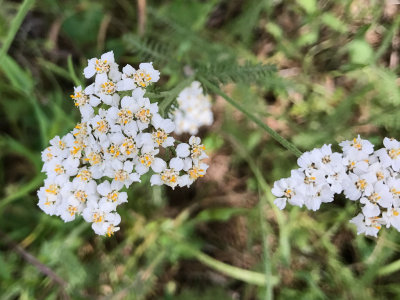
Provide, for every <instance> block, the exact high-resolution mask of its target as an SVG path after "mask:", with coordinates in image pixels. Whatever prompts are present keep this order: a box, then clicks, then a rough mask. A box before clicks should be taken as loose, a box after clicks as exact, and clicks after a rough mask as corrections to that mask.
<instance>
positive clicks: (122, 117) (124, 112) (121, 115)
mask: <svg viewBox="0 0 400 300" xmlns="http://www.w3.org/2000/svg"><path fill="white" fill-rule="evenodd" d="M132 119H133V113H132V112H131V111H130V110H129V109H121V110H120V111H119V112H118V123H119V124H121V125H125V124H127V123H129V122H130V121H132Z"/></svg>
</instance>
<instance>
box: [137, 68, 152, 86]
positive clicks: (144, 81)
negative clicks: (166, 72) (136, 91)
mask: <svg viewBox="0 0 400 300" xmlns="http://www.w3.org/2000/svg"><path fill="white" fill-rule="evenodd" d="M133 80H134V81H135V83H136V84H137V85H138V86H141V87H147V86H148V85H149V84H150V83H151V76H150V75H149V74H148V73H147V72H146V71H144V70H141V69H140V70H137V71H136V73H135V75H134V76H133Z"/></svg>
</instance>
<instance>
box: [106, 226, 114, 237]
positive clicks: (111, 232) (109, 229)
mask: <svg viewBox="0 0 400 300" xmlns="http://www.w3.org/2000/svg"><path fill="white" fill-rule="evenodd" d="M114 232H115V226H114V225H112V224H111V225H110V226H108V228H107V236H108V237H110V236H112V235H114Z"/></svg>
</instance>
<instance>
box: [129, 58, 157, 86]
mask: <svg viewBox="0 0 400 300" xmlns="http://www.w3.org/2000/svg"><path fill="white" fill-rule="evenodd" d="M159 79H160V72H159V71H157V70H155V69H154V68H153V63H141V64H140V65H139V70H137V71H136V72H135V74H134V75H133V80H134V82H135V84H136V86H138V87H142V88H145V87H147V86H149V85H150V84H151V83H153V82H157V81H158V80H159Z"/></svg>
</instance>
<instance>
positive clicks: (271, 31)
mask: <svg viewBox="0 0 400 300" xmlns="http://www.w3.org/2000/svg"><path fill="white" fill-rule="evenodd" d="M146 3H147V9H146V11H147V15H146V17H147V18H146V20H147V21H146V24H145V32H144V34H143V35H139V34H138V32H139V30H138V28H139V25H138V22H139V19H138V16H137V8H136V2H135V1H127V0H116V1H94V0H84V1H53V0H42V1H30V0H26V1H23V2H21V3H17V2H15V1H5V0H4V1H1V0H0V4H1V7H2V9H1V10H0V45H1V50H0V129H1V134H0V299H59V298H65V299H68V298H71V299H99V298H100V299H221V300H222V299H232V298H233V297H236V298H240V299H246V300H250V299H272V298H275V299H374V300H376V299H398V298H400V296H399V295H400V287H399V280H398V277H399V274H400V273H399V272H400V254H399V251H400V247H399V246H398V244H399V242H400V234H399V233H398V232H397V231H395V230H394V229H390V230H382V232H381V233H380V236H379V238H378V239H371V238H366V237H364V236H357V235H356V231H355V228H354V226H353V225H351V224H349V222H348V221H349V219H350V218H352V217H353V216H354V214H355V212H356V207H354V205H353V203H350V202H349V201H345V200H344V199H342V198H341V197H338V198H337V199H336V201H335V202H333V203H329V204H325V205H323V206H322V208H321V210H319V211H318V212H315V213H314V212H308V211H306V210H304V209H299V208H296V207H294V208H287V209H285V210H284V211H280V210H279V209H277V208H276V207H275V206H274V205H273V203H272V202H273V196H272V194H271V192H270V187H271V186H272V185H273V182H274V181H275V180H277V179H279V178H282V177H287V176H288V175H289V174H290V170H291V169H293V168H294V167H295V165H296V159H297V157H296V156H298V155H299V154H300V153H301V151H307V150H310V149H312V148H314V147H320V146H321V145H322V144H333V147H334V148H335V149H337V148H338V146H337V143H338V142H339V141H341V140H343V139H348V138H351V137H353V136H354V135H356V134H361V135H362V136H363V137H365V138H368V139H369V140H370V141H371V142H373V143H374V144H375V145H376V147H379V146H380V145H381V143H382V139H383V137H385V136H393V137H397V138H398V137H399V133H400V121H399V120H400V112H399V110H398V107H399V104H400V90H399V86H398V77H399V71H400V68H399V64H398V55H399V54H398V49H399V48H398V45H397V44H396V43H397V42H396V41H397V40H398V39H399V38H400V35H399V34H400V33H399V27H398V25H399V22H400V18H399V17H398V10H399V8H398V5H397V6H396V5H389V4H384V3H383V2H381V1H364V0H353V1H344V0H332V1H315V0H298V1H257V0H254V1H253V0H247V1H219V0H208V1H195V0H170V1H150V0H148V1H146ZM107 50H114V52H115V54H116V58H117V61H118V62H119V63H120V65H124V64H126V63H130V64H133V65H137V64H138V63H140V62H143V61H153V63H154V66H155V67H156V68H157V69H159V70H160V71H161V74H162V78H161V80H160V82H159V84H157V86H156V87H154V88H153V90H151V91H150V93H149V94H150V95H155V94H156V93H159V95H161V96H160V97H159V98H153V100H157V101H160V107H161V109H162V112H163V113H164V114H167V113H168V109H169V107H170V106H171V105H173V104H176V103H175V97H176V95H177V94H178V93H179V91H180V89H181V88H183V87H184V86H185V85H186V84H187V83H188V82H190V81H191V80H192V79H193V78H195V79H197V80H200V81H201V82H202V83H203V85H204V87H205V89H206V90H207V91H208V92H209V93H210V94H211V95H213V99H214V103H215V105H214V112H215V118H216V122H215V124H214V125H213V126H212V127H210V128H205V129H204V130H202V132H201V136H202V138H203V141H204V143H205V144H206V146H207V148H208V151H209V155H210V166H211V167H210V169H209V172H208V174H207V175H206V176H205V177H204V178H202V179H201V180H199V181H198V183H197V184H196V185H195V187H193V188H191V189H190V190H187V189H183V190H182V191H174V192H171V191H170V190H169V189H167V188H160V187H158V188H151V189H150V188H149V182H148V180H147V181H146V180H143V182H142V183H138V184H135V185H133V186H132V188H131V189H130V190H129V203H127V204H124V205H123V206H121V208H120V209H119V213H120V214H121V216H122V220H123V221H122V224H121V231H120V232H118V233H117V234H116V235H115V236H114V237H112V238H103V237H98V236H95V235H94V234H93V232H92V231H91V229H90V226H89V225H88V224H86V223H85V222H84V221H83V220H82V219H79V220H76V221H74V222H71V223H68V224H64V223H63V222H62V221H61V220H60V219H58V218H56V217H50V216H47V215H45V214H44V213H42V212H41V211H40V209H39V208H38V207H37V205H36V203H37V197H36V190H37V189H38V188H39V187H40V185H41V184H42V182H43V178H44V175H43V174H42V173H40V170H41V159H40V152H41V151H42V150H43V149H44V148H45V147H46V146H47V144H48V141H49V140H50V139H51V138H52V137H54V136H55V135H60V136H61V135H64V134H65V133H67V132H68V131H69V130H71V129H72V128H73V126H74V124H75V123H76V122H77V121H78V118H79V112H78V111H77V110H76V109H75V108H74V105H73V103H72V102H71V100H70V99H69V94H70V93H71V91H73V86H74V85H78V84H82V83H85V80H84V78H83V75H82V70H83V67H84V65H85V63H86V60H87V59H88V58H91V57H94V56H96V55H100V54H101V53H103V52H105V51H107ZM396 58H397V60H396ZM189 73H190V74H189ZM187 74H189V76H188V75H187ZM236 298H235V299H236Z"/></svg>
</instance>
